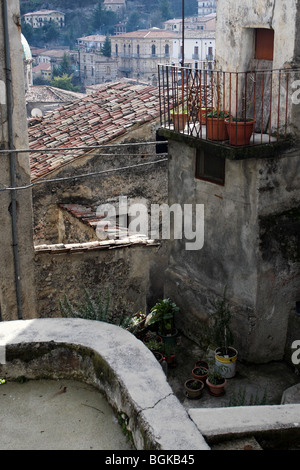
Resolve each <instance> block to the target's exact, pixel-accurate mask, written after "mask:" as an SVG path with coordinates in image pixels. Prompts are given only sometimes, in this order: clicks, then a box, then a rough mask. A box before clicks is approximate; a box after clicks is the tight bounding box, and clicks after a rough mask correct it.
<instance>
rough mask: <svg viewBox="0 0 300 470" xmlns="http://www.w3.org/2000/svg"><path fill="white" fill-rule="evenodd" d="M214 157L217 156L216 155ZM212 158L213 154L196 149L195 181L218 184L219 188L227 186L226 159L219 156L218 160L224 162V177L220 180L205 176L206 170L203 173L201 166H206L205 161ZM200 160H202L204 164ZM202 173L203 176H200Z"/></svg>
mask: <svg viewBox="0 0 300 470" xmlns="http://www.w3.org/2000/svg"><path fill="white" fill-rule="evenodd" d="M213 155H214V156H215V154H213ZM211 157H212V154H211V153H209V152H207V151H204V150H203V149H195V179H197V180H200V181H207V182H209V183H213V184H217V185H218V186H224V185H225V160H226V159H225V158H224V157H222V156H220V157H218V156H217V158H220V159H221V160H222V176H221V177H220V178H217V177H214V176H210V175H207V174H205V173H204V169H203V170H202V171H201V170H200V166H202V167H203V165H204V159H205V158H211ZM199 160H202V162H201V161H199ZM201 172H202V174H200V173H201Z"/></svg>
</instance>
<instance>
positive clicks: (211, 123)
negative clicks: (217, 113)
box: [206, 117, 228, 140]
mask: <svg viewBox="0 0 300 470" xmlns="http://www.w3.org/2000/svg"><path fill="white" fill-rule="evenodd" d="M206 137H207V138H208V139H210V140H228V132H227V128H226V125H225V121H224V119H223V118H212V117H208V118H207V120H206Z"/></svg>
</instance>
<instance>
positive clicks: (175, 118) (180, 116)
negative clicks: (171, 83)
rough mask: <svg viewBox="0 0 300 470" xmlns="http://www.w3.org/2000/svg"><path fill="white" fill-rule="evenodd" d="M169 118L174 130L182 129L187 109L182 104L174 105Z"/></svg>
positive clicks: (184, 124) (186, 116) (185, 120)
mask: <svg viewBox="0 0 300 470" xmlns="http://www.w3.org/2000/svg"><path fill="white" fill-rule="evenodd" d="M171 119H172V122H173V125H174V130H175V131H183V130H184V129H185V126H186V123H187V121H188V114H187V109H186V108H183V107H182V106H179V107H175V108H174V109H172V111H171Z"/></svg>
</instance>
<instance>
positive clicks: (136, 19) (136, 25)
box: [126, 11, 141, 33]
mask: <svg viewBox="0 0 300 470" xmlns="http://www.w3.org/2000/svg"><path fill="white" fill-rule="evenodd" d="M140 20H141V16H140V14H139V13H138V12H137V11H133V12H132V13H130V15H129V18H128V21H127V23H126V32H127V33H130V32H131V31H136V30H137V29H140Z"/></svg>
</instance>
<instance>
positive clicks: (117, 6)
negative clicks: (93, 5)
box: [103, 0, 126, 14]
mask: <svg viewBox="0 0 300 470" xmlns="http://www.w3.org/2000/svg"><path fill="white" fill-rule="evenodd" d="M103 8H104V9H105V10H109V11H113V12H114V13H117V14H121V13H123V12H124V11H125V9H126V0H104V2H103Z"/></svg>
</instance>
